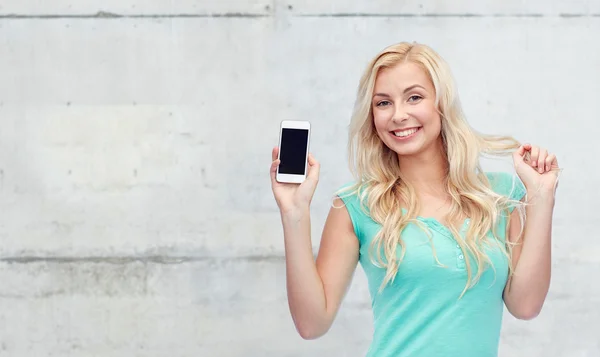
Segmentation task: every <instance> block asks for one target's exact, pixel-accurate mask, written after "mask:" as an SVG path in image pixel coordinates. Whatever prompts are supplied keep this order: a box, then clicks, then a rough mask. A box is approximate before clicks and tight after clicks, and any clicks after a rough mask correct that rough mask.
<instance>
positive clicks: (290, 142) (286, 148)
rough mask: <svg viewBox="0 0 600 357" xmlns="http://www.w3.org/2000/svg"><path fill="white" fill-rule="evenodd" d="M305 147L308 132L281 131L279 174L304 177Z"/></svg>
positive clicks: (296, 130)
mask: <svg viewBox="0 0 600 357" xmlns="http://www.w3.org/2000/svg"><path fill="white" fill-rule="evenodd" d="M306 145H308V130H306V129H289V128H288V129H286V128H284V129H282V132H281V147H280V149H279V150H280V152H279V159H280V160H281V162H280V163H279V173H282V174H292V175H304V168H305V167H306V166H305V165H306Z"/></svg>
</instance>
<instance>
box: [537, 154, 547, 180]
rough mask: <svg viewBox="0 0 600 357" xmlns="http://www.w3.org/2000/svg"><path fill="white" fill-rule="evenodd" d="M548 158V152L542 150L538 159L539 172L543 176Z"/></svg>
mask: <svg viewBox="0 0 600 357" xmlns="http://www.w3.org/2000/svg"><path fill="white" fill-rule="evenodd" d="M547 157H548V150H546V149H541V148H540V153H539V157H538V172H539V173H540V174H543V173H544V172H546V158H547Z"/></svg>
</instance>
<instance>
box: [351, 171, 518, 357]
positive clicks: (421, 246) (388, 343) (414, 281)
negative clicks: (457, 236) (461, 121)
mask: <svg viewBox="0 0 600 357" xmlns="http://www.w3.org/2000/svg"><path fill="white" fill-rule="evenodd" d="M486 175H487V177H488V179H489V180H490V183H491V187H492V189H493V190H494V191H495V192H497V193H498V194H501V195H503V196H508V197H511V198H512V199H515V200H520V199H521V198H522V197H523V196H524V195H525V188H524V186H523V184H522V182H521V181H520V180H519V179H518V177H517V176H514V175H511V174H508V173H501V172H496V173H487V174H486ZM340 197H341V198H342V200H343V201H344V203H345V205H346V208H347V210H348V212H349V214H350V218H351V220H352V224H353V225H354V231H355V233H356V236H357V237H358V239H359V243H360V257H359V260H360V264H361V266H362V268H363V270H364V271H365V273H366V276H367V280H368V284H369V291H370V295H371V305H372V308H373V318H374V334H373V340H372V343H371V346H370V348H369V352H368V354H367V357H409V356H410V357H415V356H418V357H496V356H497V355H498V344H499V339H500V327H501V324H502V314H503V307H504V303H503V299H502V293H503V290H504V286H505V284H506V281H507V278H508V272H509V267H508V260H507V259H506V256H505V255H504V254H503V253H502V251H500V249H501V248H500V247H497V248H493V247H492V248H489V249H488V257H489V258H490V260H491V262H492V264H493V266H494V269H495V272H494V270H493V269H491V268H490V267H488V268H487V269H486V270H485V271H484V272H483V273H482V275H481V277H480V279H479V281H478V282H477V284H476V285H475V286H474V287H472V288H471V289H469V290H468V291H467V292H466V293H465V294H464V295H463V296H462V298H460V299H459V297H460V294H461V293H462V292H463V289H464V288H465V285H466V283H467V270H466V264H465V256H464V255H463V252H462V251H461V249H460V248H459V245H458V244H457V242H456V241H455V240H454V238H453V237H452V234H451V233H450V231H449V230H448V229H447V228H446V227H445V226H443V225H442V224H441V223H439V222H438V221H437V220H435V219H432V218H424V217H418V218H417V219H418V220H419V221H420V222H422V223H424V224H425V226H426V227H427V228H429V230H430V234H431V239H432V242H433V244H434V247H435V250H436V254H437V258H438V260H439V261H440V262H441V263H442V264H444V265H445V266H446V267H440V266H439V265H438V264H437V263H436V261H435V258H434V256H433V252H432V249H431V245H430V243H429V238H428V237H427V235H426V233H425V232H424V231H423V230H422V229H421V228H420V227H419V226H418V225H416V224H413V223H411V224H409V225H408V226H407V227H406V228H405V230H404V231H403V232H402V238H403V240H404V242H405V244H406V253H405V256H404V260H403V261H402V263H401V264H400V268H399V270H398V274H397V276H396V278H395V280H394V282H393V283H390V284H389V285H387V286H386V287H385V288H384V289H383V291H381V292H379V288H380V286H381V283H382V281H383V279H384V277H385V269H382V268H379V267H377V266H375V265H373V263H372V261H371V257H370V256H369V246H370V243H371V241H372V240H373V238H374V237H375V235H376V233H377V232H378V231H379V229H380V228H381V225H379V224H378V223H376V222H374V221H373V220H371V218H370V217H369V216H368V215H367V214H365V212H364V211H363V209H361V207H360V202H359V198H358V196H356V195H346V194H340ZM506 223H507V218H506V217H505V216H503V217H502V218H501V219H500V220H499V224H498V225H499V227H498V229H497V235H498V237H499V239H500V240H502V243H503V244H504V242H505V239H506V237H505V228H506ZM468 224H469V220H468V219H467V220H466V221H465V222H464V224H463V227H462V230H461V235H462V236H463V237H464V232H465V231H466V228H467V225H468ZM471 267H473V274H474V273H475V268H476V263H475V262H472V264H471Z"/></svg>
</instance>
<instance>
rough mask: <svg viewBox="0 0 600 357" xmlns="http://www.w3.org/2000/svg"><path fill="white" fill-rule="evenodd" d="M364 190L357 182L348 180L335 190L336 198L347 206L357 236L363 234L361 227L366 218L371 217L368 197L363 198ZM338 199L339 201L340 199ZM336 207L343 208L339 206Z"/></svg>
mask: <svg viewBox="0 0 600 357" xmlns="http://www.w3.org/2000/svg"><path fill="white" fill-rule="evenodd" d="M363 193H364V190H363V189H362V188H361V187H360V185H359V184H358V183H357V182H348V183H346V184H344V185H342V186H341V187H339V188H338V189H337V190H336V192H335V198H336V200H337V198H339V200H341V202H342V204H343V207H346V210H347V211H348V215H349V216H350V220H351V221H352V225H353V226H354V232H355V233H356V236H357V237H359V240H360V237H361V236H362V234H361V232H362V230H361V227H362V226H363V225H364V224H365V220H368V219H369V214H368V209H367V207H366V197H364V198H363V196H364V195H363ZM339 200H338V201H339ZM336 208H342V207H337V206H336Z"/></svg>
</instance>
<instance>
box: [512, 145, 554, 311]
mask: <svg viewBox="0 0 600 357" xmlns="http://www.w3.org/2000/svg"><path fill="white" fill-rule="evenodd" d="M526 152H529V153H530V154H531V158H530V159H524V158H525V157H526V155H525V153H526ZM514 158H515V165H516V168H517V173H518V174H519V177H520V178H521V179H522V180H523V182H524V184H525V187H526V189H527V196H526V197H528V198H529V200H528V204H527V205H526V206H525V207H526V208H525V212H526V219H525V223H524V224H525V226H524V227H523V236H522V239H521V240H520V241H518V240H519V234H520V233H521V220H520V218H519V213H518V211H517V210H514V211H513V212H512V214H511V216H510V225H509V226H510V227H509V232H508V240H509V241H510V242H512V243H519V244H518V245H515V246H514V248H513V257H512V268H513V272H514V274H513V276H512V277H511V278H510V279H509V280H508V282H507V284H506V287H505V288H504V302H505V304H506V307H507V309H508V311H509V312H510V313H511V314H512V315H513V316H515V317H516V318H518V319H523V320H530V319H533V318H535V317H536V316H537V315H538V314H539V313H540V311H541V310H542V306H543V305H544V300H545V299H546V295H547V294H548V289H549V287H550V275H551V274H550V271H551V246H552V243H551V236H552V214H553V211H554V194H555V190H556V184H557V180H558V176H557V174H556V172H557V171H558V170H559V169H558V163H557V161H556V157H555V156H554V155H549V154H548V153H547V151H546V150H545V149H540V148H539V147H535V146H531V145H528V144H526V145H524V146H521V147H520V148H519V150H518V151H517V152H515V155H514Z"/></svg>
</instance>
